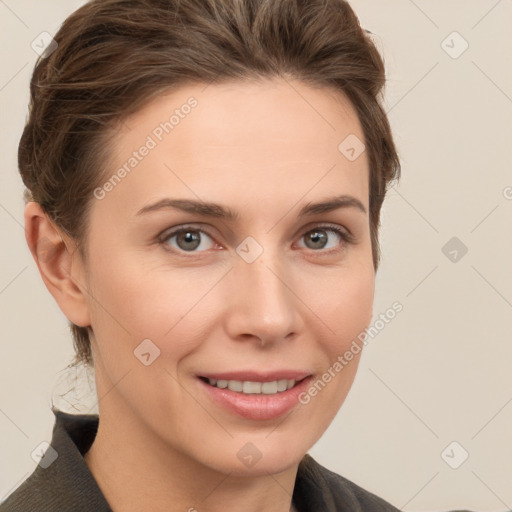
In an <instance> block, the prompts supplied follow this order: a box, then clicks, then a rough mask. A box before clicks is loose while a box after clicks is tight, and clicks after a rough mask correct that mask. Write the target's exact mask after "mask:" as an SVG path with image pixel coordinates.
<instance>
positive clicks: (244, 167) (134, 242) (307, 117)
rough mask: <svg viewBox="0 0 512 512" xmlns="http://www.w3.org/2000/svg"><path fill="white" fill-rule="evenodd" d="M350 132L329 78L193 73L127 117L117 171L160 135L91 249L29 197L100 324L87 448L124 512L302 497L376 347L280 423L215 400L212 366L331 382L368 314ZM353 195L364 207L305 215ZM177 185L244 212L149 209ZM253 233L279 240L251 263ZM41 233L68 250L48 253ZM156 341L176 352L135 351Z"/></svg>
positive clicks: (32, 212) (63, 285)
mask: <svg viewBox="0 0 512 512" xmlns="http://www.w3.org/2000/svg"><path fill="white" fill-rule="evenodd" d="M292 85H293V87H292ZM192 96H193V97H194V98H195V99H196V100H197V106H196V107H194V108H193V109H191V110H190V112H189V113H188V114H187V115H184V116H183V117H182V118H180V120H179V123H178V124H177V125H176V126H175V127H174V128H173V129H172V131H170V132H169V133H163V135H162V137H161V140H158V139H157V138H156V136H155V135H154V133H155V132H154V130H155V128H156V127H158V126H159V124H160V123H161V122H163V121H164V120H168V119H169V116H170V115H171V114H172V112H173V111H174V110H175V109H177V108H180V107H181V106H182V105H184V104H185V103H186V102H187V99H188V98H190V97H192ZM152 134H153V135H152ZM350 134H355V135H356V136H357V137H358V138H359V139H361V140H364V136H363V132H362V128H361V126H360V124H359V121H358V119H357V116H356V113H355V110H354V109H353V107H352V106H351V104H350V103H349V102H348V100H347V99H346V98H345V97H344V96H342V95H341V94H339V93H334V92H332V91H329V90H327V89H313V88H311V87H310V86H307V85H305V84H303V83H301V82H298V81H290V82H289V83H288V82H286V81H284V80H282V79H278V80H277V79H276V80H273V81H269V80H267V81H262V82H258V83H256V82H251V83H248V82H246V83H242V82H230V83H224V84H212V85H209V86H208V87H206V85H205V84H195V85H189V86H184V87H182V88H181V89H178V90H176V91H173V92H172V93H169V94H166V95H162V96H159V97H158V98H156V99H154V100H152V101H151V102H150V103H149V104H148V105H147V106H145V107H144V108H143V109H142V110H140V111H139V112H137V113H135V114H134V115H132V116H131V117H129V118H128V119H126V120H125V123H124V124H123V125H122V126H121V127H120V129H119V131H118V133H117V135H116V139H115V141H114V144H113V146H112V149H111V151H112V158H111V162H108V166H107V172H106V175H107V179H108V178H109V177H111V176H112V175H113V174H114V173H116V171H117V170H118V169H119V168H121V167H122V166H123V165H124V164H125V163H126V162H127V161H128V159H129V158H130V157H131V156H132V155H133V152H134V151H136V150H137V151H138V148H140V147H141V146H142V145H144V144H146V143H147V141H148V136H150V135H151V136H152V138H153V139H154V141H156V143H157V144H156V146H155V147H154V148H152V149H150V150H149V151H148V152H147V154H146V156H144V157H143V158H141V160H140V161H139V162H138V163H137V165H136V167H134V168H133V169H132V170H131V171H130V172H129V173H126V175H125V176H124V177H123V178H122V180H121V181H120V182H118V183H116V184H115V186H112V187H109V186H106V187H104V188H103V189H102V190H104V191H105V193H104V194H103V197H101V198H96V197H95V198H92V209H91V215H90V219H89V222H90V225H89V233H90V234H89V239H88V244H87V255H88V259H87V261H86V262H84V261H82V259H81V258H80V257H79V253H78V252H77V251H76V250H75V246H74V242H73V240H70V239H69V238H67V237H66V236H65V235H64V234H63V233H62V232H60V230H58V229H57V228H56V227H55V226H54V225H53V224H52V223H51V222H50V221H49V219H48V218H47V217H46V216H45V214H44V213H43V212H42V210H41V208H40V207H39V205H37V204H36V203H34V202H31V203H28V204H27V206H26V210H25V222H26V232H27V242H28V244H29V247H30V249H31V251H32V253H33V255H34V258H35V260H36V262H37V265H38V268H39V270H40V272H41V276H42V278H43V280H44V282H45V284H46V286H47V287H48V289H49V291H50V292H51V294H52V295H53V297H54V298H55V300H56V301H57V303H58V305H59V307H60V308H61V310H62V311H63V313H64V314H65V315H66V317H67V318H68V319H70V320H72V321H73V322H74V323H75V324H77V325H81V326H91V327H92V329H93V332H94V335H93V339H92V347H93V356H94V365H95V372H96V385H97V390H98V397H99V404H98V407H99V415H100V423H99V429H98V434H97V436H96V439H95V441H94V443H93V445H92V447H91V449H90V450H89V452H88V453H87V454H86V455H85V461H86V463H87V465H88V466H89V468H90V470H91V472H92V474H93V475H94V477H95V478H96V480H97V482H98V484H99V486H100V488H101V490H102V492H103V493H104V495H105V497H106V499H107V500H108V502H109V503H110V504H111V506H112V508H113V510H115V511H120V512H132V511H140V510H144V509H147V507H148V504H151V507H150V508H151V510H152V511H155V512H160V511H164V510H165V512H169V511H176V512H178V511H191V512H192V511H193V510H194V509H195V510H197V511H198V512H203V511H208V512H219V511H221V510H222V511H223V512H235V511H236V512H239V511H240V510H244V511H246V512H260V511H267V512H284V511H288V510H295V509H294V507H293V504H292V503H291V498H292V493H293V488H294V483H295V478H296V474H297V468H298V465H299V462H300V460H301V458H302V457H303V456H304V454H305V453H306V452H307V451H308V450H309V449H310V448H311V447H312V446H313V444H314V443H315V442H316V441H317V440H318V439H319V438H320V436H321V435H322V434H323V432H324V431H325V430H326V428H327V427H328V426H329V424H330V423H331V421H332V419H333V418H334V416H335V415H336V413H337V412H338V410H339V408H340V407H341V405H342V403H343V402H344V400H345V398H346V396H347V394H348V392H349V390H350V387H351V385H352V382H353V380H354V377H355V374H356V370H357V366H358V362H359V357H360V354H357V355H355V356H354V358H353V360H352V361H351V362H350V364H348V365H347V366H346V367H344V368H343V371H341V372H339V374H337V375H336V377H334V378H333V379H332V381H331V382H330V383H329V384H328V385H327V386H325V388H323V389H322V390H321V391H320V392H319V393H318V394H317V395H316V396H314V397H312V398H311V400H310V401H309V403H307V404H306V405H303V404H300V403H298V404H297V405H296V406H294V408H293V409H292V410H291V412H290V413H288V414H286V415H283V416H280V417H278V418H274V419H270V420H268V419H267V420H254V419H247V418H245V417H242V416H240V415H238V414H236V413H234V412H232V411H229V410H227V409H225V408H223V407H221V406H219V405H218V404H216V403H214V402H213V401H212V400H211V399H210V398H209V396H208V395H207V393H205V391H204V386H205V385H204V383H202V382H201V381H200V379H199V378H198V376H199V375H202V374H204V373H207V372H212V371H213V372H227V371H231V370H249V369H251V370H261V371H263V370H265V371H269V370H281V369H293V370H301V371H305V372H307V373H308V374H309V375H312V376H313V380H314V379H315V378H318V377H319V376H320V375H322V374H323V373H324V372H325V371H326V370H327V369H328V368H329V367H331V366H332V365H333V363H334V362H335V361H336V358H337V357H338V356H339V355H341V354H343V353H344V352H345V351H346V350H347V349H348V348H349V346H350V345H351V343H352V341H353V340H354V339H355V338H356V337H357V335H358V334H359V333H361V332H362V331H363V330H364V329H365V328H366V327H367V326H368V325H369V323H370V321H371V317H372V307H373V297H374V281H375V273H374V268H373V262H372V251H371V240H370V229H369V216H368V208H369V204H368V161H367V157H366V153H364V152H363V154H361V156H360V157H359V158H357V159H355V160H353V161H350V160H349V159H347V158H346V157H345V156H344V155H343V154H342V153H341V152H340V151H339V150H338V145H339V144H340V142H341V141H343V140H344V139H345V138H346V137H347V136H348V135H350ZM142 152H144V151H142ZM139 156H140V155H139ZM106 189H109V190H108V191H106ZM341 195H345V196H351V197H352V198H354V199H355V200H357V201H359V202H360V203H361V205H362V206H363V209H364V210H365V211H363V210H362V209H360V208H358V207H356V206H346V207H338V208H336V209H333V210H331V211H327V212H323V213H322V212H317V213H315V214H313V215H308V216H302V217H301V216H299V211H300V210H301V208H303V207H304V206H305V205H307V204H309V203H317V202H322V201H326V200H327V199H331V198H333V197H335V196H336V197H337V196H341ZM98 197H100V194H98ZM163 198H174V199H175V198H179V199H190V200H195V201H198V200H200V201H207V202H215V203H219V204H221V205H223V206H224V207H225V208H229V209H230V210H233V211H235V212H237V214H238V217H237V218H236V219H231V220H230V219H227V218H219V217H213V216H206V215H202V214H199V213H187V212H184V211H180V210H177V209H173V208H167V209H161V210H158V211H152V212H148V213H145V214H141V215H138V214H137V212H138V211H139V210H140V209H142V208H143V207H145V206H147V205H150V204H153V203H155V202H156V201H159V200H160V199H163ZM326 225H327V226H326ZM184 226H186V227H187V228H188V230H189V232H190V233H191V234H192V235H194V236H195V240H198V239H200V243H199V244H198V245H197V246H196V247H195V248H194V249H191V245H190V239H189V241H188V242H187V241H184V240H183V239H180V237H179V236H176V235H174V236H170V235H171V233H170V232H171V231H172V230H173V229H172V228H176V227H184ZM331 227H335V228H336V227H337V228H339V229H340V230H342V231H345V232H346V231H348V232H349V233H350V234H351V235H352V237H353V241H352V242H348V241H346V240H344V239H343V238H342V237H340V236H339V235H338V234H337V233H336V232H335V231H332V229H331ZM198 230H199V231H198ZM164 231H165V233H164V234H165V235H166V236H167V238H166V239H165V240H163V237H159V235H161V234H162V233H163V232H164ZM315 233H316V235H315ZM248 236H250V237H252V238H253V239H254V240H255V241H256V242H257V244H258V246H259V247H261V248H262V249H263V252H262V253H261V254H260V255H259V256H258V257H257V258H256V259H255V260H254V261H253V262H251V263H248V262H247V261H246V260H244V258H242V257H241V256H240V254H241V253H240V254H239V253H238V252H237V251H236V249H237V247H239V245H240V244H241V243H242V242H243V241H244V240H245V239H246V237H248ZM43 241H44V242H43ZM319 241H320V242H322V241H323V242H322V243H324V244H325V245H322V244H321V243H319ZM42 243H44V244H48V243H50V244H52V245H53V247H54V249H53V253H52V254H53V256H52V257H51V258H42V257H40V253H38V250H37V248H38V245H39V246H40V245H41V244H42ZM187 243H188V244H189V245H186V244H187ZM251 250H254V247H253V249H251ZM145 339H149V340H151V343H153V344H154V346H155V347H158V350H159V351H160V352H159V356H158V357H156V358H155V359H154V361H152V362H151V364H149V365H145V364H143V363H142V362H141V359H139V358H138V357H136V356H135V354H134V351H136V350H137V347H138V346H139V345H140V344H141V342H142V341H143V340H145ZM248 442H251V443H252V444H253V445H254V446H256V447H257V449H258V451H259V452H260V453H261V455H262V456H261V459H260V460H259V461H258V462H257V463H256V464H254V465H253V466H251V467H246V465H244V464H242V463H241V460H240V459H239V457H238V456H237V453H238V452H239V450H240V449H241V447H243V446H244V445H245V444H246V443H248Z"/></svg>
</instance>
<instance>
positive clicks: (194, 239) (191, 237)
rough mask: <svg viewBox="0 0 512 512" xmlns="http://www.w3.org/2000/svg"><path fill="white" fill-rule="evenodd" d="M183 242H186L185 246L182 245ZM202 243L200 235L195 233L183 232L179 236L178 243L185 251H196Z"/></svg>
mask: <svg viewBox="0 0 512 512" xmlns="http://www.w3.org/2000/svg"><path fill="white" fill-rule="evenodd" d="M182 242H184V244H185V245H184V246H182V245H181V243H182ZM200 242H201V240H200V237H199V235H198V234H197V233H194V232H193V231H183V232H181V233H179V234H178V238H177V243H178V245H179V246H180V247H181V248H182V249H184V250H185V251H190V250H194V249H196V248H197V247H198V245H199V243H200ZM187 244H191V245H187Z"/></svg>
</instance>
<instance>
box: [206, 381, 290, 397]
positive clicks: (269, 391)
mask: <svg viewBox="0 0 512 512" xmlns="http://www.w3.org/2000/svg"><path fill="white" fill-rule="evenodd" d="M208 382H209V383H210V384H211V385H212V386H215V387H217V388H221V389H224V388H228V389H230V390H231V391H237V392H238V393H244V394H246V395H258V394H263V395H275V394H276V393H281V392H283V391H286V390H288V389H291V388H293V386H295V380H293V379H281V380H273V381H271V382H253V381H250V380H244V381H241V380H217V379H208Z"/></svg>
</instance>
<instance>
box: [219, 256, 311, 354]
mask: <svg viewBox="0 0 512 512" xmlns="http://www.w3.org/2000/svg"><path fill="white" fill-rule="evenodd" d="M228 279H229V283H228V290H229V291H228V293H229V299H228V301H227V303H228V304H229V306H228V311H227V331H228V334H229V336H230V337H231V339H236V340H254V341H256V342H258V344H262V345H272V344H275V343H278V342H280V341H283V340H290V339H292V338H293V337H294V336H296V335H297V334H298V332H299V331H300V329H301V326H302V322H301V314H300V309H299V306H300V304H301V302H300V300H299V299H298V297H297V296H296V295H295V294H294V292H293V273H292V271H291V270H290V269H289V268H288V270H287V267H285V266H284V265H283V264H282V262H281V261H280V260H279V258H278V257H277V256H276V257H272V256H271V255H269V254H268V253H265V252H264V253H263V255H261V256H260V257H259V258H258V259H256V261H254V262H252V263H247V262H246V261H244V260H243V259H241V258H240V259H237V260H236V261H235V264H234V268H233V270H232V271H231V272H230V275H229V276H228Z"/></svg>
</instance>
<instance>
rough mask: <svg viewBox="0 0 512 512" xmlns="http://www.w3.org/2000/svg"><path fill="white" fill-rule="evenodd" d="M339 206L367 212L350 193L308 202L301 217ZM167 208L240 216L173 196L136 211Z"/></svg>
mask: <svg viewBox="0 0 512 512" xmlns="http://www.w3.org/2000/svg"><path fill="white" fill-rule="evenodd" d="M339 208H356V209H357V210H359V211H361V212H363V213H366V208H365V207H364V205H363V203H362V202H361V201H359V199H357V198H355V197H353V196H349V195H341V196H335V197H331V198H328V199H326V200H324V201H320V202H317V203H307V204H306V205H304V206H303V207H302V208H301V209H300V211H299V217H305V216H311V215H317V214H319V213H327V212H331V211H333V210H337V209H339ZM166 209H176V210H182V211H184V212H187V213H193V214H196V215H202V216H205V217H214V218H221V219H225V220H229V221H236V220H237V219H238V218H239V215H238V213H237V212H236V211H234V210H231V209H229V208H226V207H225V206H222V205H220V204H218V203H211V202H207V201H195V200H192V199H171V198H164V199H160V200H159V201H157V202H156V203H153V204H150V205H147V206H144V207H143V208H141V209H140V210H139V211H138V212H137V213H136V215H143V214H145V213H149V212H154V211H159V210H166Z"/></svg>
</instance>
